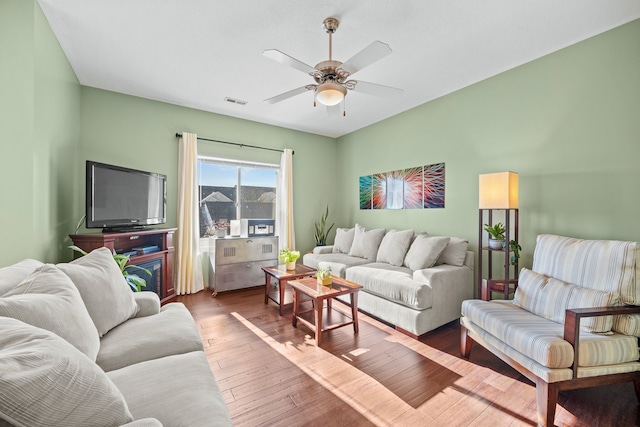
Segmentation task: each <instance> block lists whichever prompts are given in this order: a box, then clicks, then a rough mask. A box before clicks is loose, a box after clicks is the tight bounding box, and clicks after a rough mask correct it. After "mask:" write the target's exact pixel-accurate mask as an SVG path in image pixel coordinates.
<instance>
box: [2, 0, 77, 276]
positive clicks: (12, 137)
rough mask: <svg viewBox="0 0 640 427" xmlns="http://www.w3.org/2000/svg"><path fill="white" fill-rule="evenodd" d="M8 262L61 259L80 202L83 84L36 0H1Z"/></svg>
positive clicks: (4, 247)
mask: <svg viewBox="0 0 640 427" xmlns="http://www.w3.org/2000/svg"><path fill="white" fill-rule="evenodd" d="M0 57H2V58H4V60H3V62H2V66H0V93H1V94H2V95H1V96H0V132H2V139H1V140H0V141H1V142H0V149H1V150H2V156H0V180H2V182H3V184H2V185H0V200H1V202H0V203H1V204H0V206H1V209H0V224H2V227H3V230H2V234H3V241H4V244H3V245H0V266H2V265H8V264H11V263H13V262H16V261H19V260H21V259H23V258H27V257H29V258H36V259H40V260H43V261H50V262H55V261H58V260H59V259H60V256H61V254H63V250H62V248H63V247H64V246H65V245H66V243H65V241H64V240H65V236H66V234H68V233H69V232H70V230H73V225H71V224H72V222H73V219H72V218H73V217H72V212H73V210H74V207H75V206H77V205H78V204H79V200H78V199H77V197H76V194H77V192H76V191H75V190H74V187H75V186H76V185H77V183H76V182H74V179H73V174H71V173H70V172H71V171H73V170H74V169H75V165H76V164H77V162H76V160H75V156H76V152H77V150H78V144H79V141H80V140H79V136H80V122H79V119H80V85H79V83H78V80H77V79H76V77H75V74H74V72H73V70H72V69H71V67H70V66H69V63H68V61H67V59H66V57H65V55H64V53H63V52H62V49H61V48H60V45H59V44H58V41H57V40H56V38H55V36H54V35H53V33H52V31H51V29H50V27H49V24H48V23H47V21H46V19H45V17H44V15H43V13H42V11H41V9H40V6H39V5H38V4H37V2H36V1H32V0H29V1H25V0H0Z"/></svg>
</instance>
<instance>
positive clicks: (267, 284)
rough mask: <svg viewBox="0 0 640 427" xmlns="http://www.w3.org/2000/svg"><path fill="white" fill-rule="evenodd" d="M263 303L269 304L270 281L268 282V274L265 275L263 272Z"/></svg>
mask: <svg viewBox="0 0 640 427" xmlns="http://www.w3.org/2000/svg"><path fill="white" fill-rule="evenodd" d="M264 281H265V284H264V303H265V304H268V303H269V287H270V285H271V280H269V273H267V272H266V271H265V272H264Z"/></svg>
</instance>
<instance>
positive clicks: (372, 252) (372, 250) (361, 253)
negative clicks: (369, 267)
mask: <svg viewBox="0 0 640 427" xmlns="http://www.w3.org/2000/svg"><path fill="white" fill-rule="evenodd" d="M384 234H385V230H384V228H376V229H374V230H367V229H366V228H364V227H363V226H361V225H360V224H356V227H355V234H354V236H353V244H352V245H351V249H350V250H349V255H351V256H355V257H359V258H365V259H368V260H369V261H375V260H376V255H378V248H379V247H380V242H381V241H382V238H383V237H384Z"/></svg>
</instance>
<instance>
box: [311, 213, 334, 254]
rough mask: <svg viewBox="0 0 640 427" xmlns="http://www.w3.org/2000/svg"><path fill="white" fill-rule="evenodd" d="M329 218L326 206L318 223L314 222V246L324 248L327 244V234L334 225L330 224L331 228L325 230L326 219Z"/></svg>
mask: <svg viewBox="0 0 640 427" xmlns="http://www.w3.org/2000/svg"><path fill="white" fill-rule="evenodd" d="M328 217H329V205H327V209H326V210H325V211H324V214H323V215H322V216H321V217H320V222H316V223H315V225H316V234H315V237H316V246H326V244H327V236H329V232H330V231H331V229H332V228H333V226H334V225H335V223H333V224H331V226H330V227H329V228H328V229H326V230H325V228H326V226H327V218H328Z"/></svg>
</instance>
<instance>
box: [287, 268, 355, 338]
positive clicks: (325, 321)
mask: <svg viewBox="0 0 640 427" xmlns="http://www.w3.org/2000/svg"><path fill="white" fill-rule="evenodd" d="M331 280H332V282H333V283H332V284H331V285H329V286H323V285H318V284H317V281H316V279H315V278H313V279H300V280H293V281H290V282H289V285H291V288H292V289H293V315H292V318H291V324H292V325H293V327H296V326H297V325H298V320H299V321H301V322H302V323H303V324H305V325H307V326H308V327H309V328H310V329H311V330H312V331H314V332H315V334H316V345H317V346H320V343H321V342H322V333H323V332H325V331H330V330H332V329H337V328H341V327H343V326H347V325H353V332H354V333H356V334H357V333H358V291H360V288H362V285H358V284H357V283H354V282H350V281H348V280H344V279H341V278H339V277H335V276H331ZM302 295H306V296H308V297H309V298H311V300H313V309H312V310H310V311H305V312H303V313H300V310H299V308H300V298H301V297H302ZM340 295H349V297H350V299H351V316H350V317H349V315H348V314H347V313H344V312H342V311H340V310H337V309H335V308H333V307H332V304H331V301H332V299H333V298H335V297H337V296H340ZM325 300H326V301H327V310H326V311H327V312H326V316H324V311H325V310H324V301H325Z"/></svg>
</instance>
